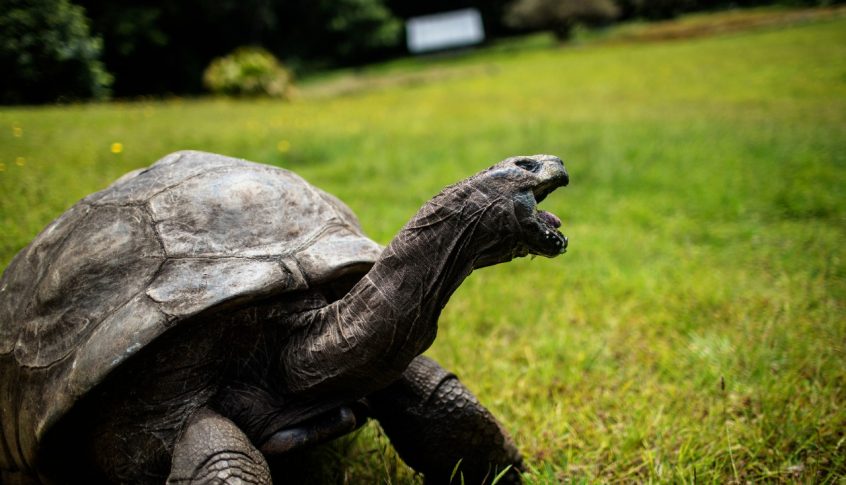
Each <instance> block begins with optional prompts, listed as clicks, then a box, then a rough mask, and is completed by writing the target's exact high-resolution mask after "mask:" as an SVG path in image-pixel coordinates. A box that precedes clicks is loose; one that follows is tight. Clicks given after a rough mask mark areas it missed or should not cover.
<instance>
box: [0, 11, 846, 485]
mask: <svg viewBox="0 0 846 485" xmlns="http://www.w3.org/2000/svg"><path fill="white" fill-rule="evenodd" d="M528 45H529V47H527V48H525V49H516V50H510V49H504V48H497V49H492V50H489V51H482V52H479V53H477V54H474V55H469V56H462V57H455V58H449V59H441V60H437V59H436V60H431V59H430V60H425V61H418V62H406V63H405V65H402V64H400V65H398V66H397V65H395V66H393V67H390V68H385V69H386V71H387V73H385V74H384V75H385V76H388V75H395V74H396V73H397V72H411V73H414V72H431V71H432V70H441V71H443V72H445V73H448V75H444V76H438V75H433V76H428V77H423V78H419V79H417V80H415V79H412V81H408V82H405V81H404V82H400V83H396V85H392V84H391V83H389V82H386V83H382V84H381V85H379V88H378V89H371V90H365V91H359V92H353V94H347V95H339V94H336V95H332V94H331V91H326V90H324V91H322V92H321V94H320V95H319V96H310V95H309V93H310V92H314V91H310V90H319V89H320V88H321V84H320V83H319V82H315V83H312V84H308V85H305V86H304V87H303V93H302V94H303V96H302V97H301V98H300V100H299V101H296V102H294V103H290V104H285V103H281V102H275V101H225V100H207V99H202V100H181V101H180V100H172V101H168V102H135V103H115V104H103V105H81V106H67V107H48V108H32V109H30V108H20V109H11V108H4V109H2V110H0V127H1V128H2V130H1V131H0V163H2V164H3V165H2V168H3V171H2V172H0V193H2V199H0V204H2V205H0V228H2V238H0V266H2V267H5V265H6V264H7V263H8V261H9V260H10V259H11V258H12V256H13V255H14V254H15V253H16V252H17V251H18V250H20V248H22V247H23V246H24V245H25V244H26V243H27V242H28V241H29V240H30V239H31V238H32V237H33V236H34V235H35V234H36V233H37V232H38V231H39V230H40V229H41V228H42V227H43V226H44V225H45V224H46V223H48V222H49V221H50V220H51V219H53V218H54V217H56V216H57V215H58V214H60V213H61V212H62V211H63V210H65V209H66V208H67V207H69V206H70V205H71V204H72V203H74V202H75V201H76V200H78V199H79V198H81V197H83V196H84V195H86V194H88V193H90V192H92V191H95V190H98V189H100V188H103V187H105V186H106V185H107V184H108V183H109V182H110V181H112V180H113V179H115V178H116V177H117V176H119V175H121V174H122V173H124V172H126V171H128V170H130V169H132V168H135V167H140V166H144V165H147V164H149V163H151V162H153V161H154V160H156V159H158V158H159V157H161V156H162V155H164V154H166V153H168V152H171V151H174V150H178V149H185V148H192V149H201V150H208V151H214V152H220V153H224V154H228V155H233V156H238V157H243V158H248V159H253V160H257V161H262V162H267V163H272V164H276V165H280V166H284V167H288V168H291V169H293V170H295V171H297V172H299V173H300V174H302V175H303V176H305V177H306V178H307V179H309V180H310V181H312V182H313V183H315V184H316V185H318V186H321V187H323V188H325V189H327V190H329V191H331V192H333V193H335V194H336V195H338V196H339V197H341V198H342V199H343V200H345V201H346V202H348V203H349V205H350V206H351V207H352V208H353V209H354V210H355V211H356V212H357V213H358V214H359V216H360V218H361V220H362V222H363V225H364V228H365V230H366V231H367V233H368V234H370V235H371V236H372V237H373V238H374V239H376V240H377V241H379V242H382V243H385V242H387V241H388V240H389V239H390V237H391V235H392V234H393V233H395V232H396V231H397V230H398V229H399V228H400V227H401V226H402V224H403V223H404V222H405V220H407V219H408V218H409V217H410V216H411V215H412V214H413V213H414V212H415V210H416V209H417V208H418V207H419V206H420V205H421V204H422V203H423V202H424V201H425V200H426V199H427V198H428V197H430V196H431V195H433V194H434V193H436V192H437V191H438V190H439V189H440V188H441V187H443V186H444V185H446V184H449V183H452V182H454V181H456V180H458V179H459V178H462V177H464V176H467V175H470V174H472V173H475V172H476V171H478V170H479V169H481V168H483V167H485V166H487V165H489V164H492V163H494V162H496V161H498V160H500V159H502V158H504V157H506V156H509V155H513V154H521V153H538V152H546V153H553V154H557V155H560V156H561V157H562V158H564V159H565V163H566V165H567V167H568V169H569V171H570V174H571V178H572V183H571V186H570V187H568V188H566V189H564V190H562V191H560V192H558V193H556V194H555V195H553V196H551V197H550V199H549V200H548V201H546V202H544V204H543V206H544V208H546V209H548V210H552V211H553V212H555V213H557V214H559V215H560V216H562V218H563V220H564V223H565V233H567V234H568V235H569V236H570V240H571V246H570V247H571V249H570V251H569V252H568V253H567V254H566V255H564V256H563V257H561V258H559V259H555V260H545V259H541V258H538V259H534V260H530V259H524V260H519V261H515V262H513V263H510V264H507V265H501V266H498V267H494V268H487V269H484V270H481V271H479V272H477V273H475V274H474V275H473V276H471V277H470V278H469V279H468V280H467V281H466V282H465V284H464V285H463V286H462V287H461V288H460V289H459V290H458V291H457V292H456V294H455V296H454V297H453V299H452V301H451V302H450V304H449V305H448V306H447V308H446V311H445V312H444V314H443V317H442V319H441V324H440V333H439V336H438V339H437V340H436V342H435V344H434V346H433V347H432V349H431V350H430V351H429V354H430V355H432V356H433V357H435V358H437V359H438V360H439V361H440V362H441V363H442V364H444V365H445V366H446V367H448V368H450V369H453V370H454V371H456V372H457V373H458V374H459V375H460V376H461V377H462V379H463V380H464V382H465V383H466V384H467V385H468V386H469V387H470V388H472V389H473V390H474V391H475V392H476V393H477V394H478V395H479V397H480V399H481V400H482V401H483V402H484V403H486V404H487V405H488V406H489V408H490V409H491V410H492V411H493V412H494V413H495V414H496V415H497V416H499V417H500V418H501V420H502V421H503V423H504V424H505V426H506V428H507V429H509V430H511V432H512V434H513V435H514V438H515V440H516V441H517V442H518V443H519V445H520V446H521V449H522V450H523V452H524V454H525V456H526V458H527V462H528V464H529V466H530V468H531V471H530V473H529V474H528V475H527V481H528V482H529V483H556V482H560V481H565V480H572V481H576V482H588V483H592V482H614V481H624V482H629V481H638V482H645V481H655V482H666V483H693V482H697V483H726V482H745V481H747V480H751V481H783V482H788V481H800V482H817V483H842V482H843V481H844V480H846V356H845V355H844V352H846V312H844V306H845V305H846V265H844V258H846V252H844V250H843V248H844V241H846V20H844V19H842V18H832V19H828V20H817V21H813V22H809V23H805V24H802V25H796V26H792V27H789V28H785V29H781V30H779V29H773V28H770V29H764V30H758V31H753V32H743V33H737V32H736V33H732V34H731V35H726V36H720V37H708V38H696V39H688V40H681V41H676V42H664V43H634V44H624V43H594V44H592V43H587V44H584V45H582V46H580V47H577V48H555V47H553V46H543V45H541V46H538V45H535V44H533V43H529V44H528ZM162 75H167V74H166V73H162ZM379 75H380V74H379V73H378V72H377V73H376V74H373V77H374V78H378V77H379ZM325 82H334V81H332V80H331V79H330V80H326V81H325ZM323 86H324V87H325V85H323ZM343 92H347V91H343ZM327 93H328V94H327ZM347 93H349V92H347ZM17 135H19V136H17ZM281 141H285V142H284V143H282V146H281V147H280V142H281ZM114 142H120V143H122V144H123V152H122V153H120V154H112V153H111V152H110V145H111V144H112V143H114ZM279 148H282V149H283V150H281V151H280V150H279ZM286 148H287V150H286ZM19 157H20V158H19ZM18 162H20V165H19V164H18ZM327 453H330V454H332V455H331V460H330V461H331V462H334V463H340V464H342V465H343V466H344V468H343V469H342V470H340V471H337V472H336V475H335V479H337V480H348V481H349V482H350V483H377V482H389V483H394V484H397V483H416V482H417V481H419V477H415V476H414V475H413V474H412V473H411V472H410V471H408V469H406V468H405V467H404V465H402V464H401V463H398V462H397V461H396V460H397V459H396V457H395V455H394V454H393V453H392V452H391V450H390V448H389V447H388V445H387V444H386V442H385V440H384V438H382V437H381V435H380V433H379V430H378V427H376V426H368V427H366V428H365V429H364V431H363V432H362V433H361V435H360V436H359V438H358V439H357V440H355V441H352V442H350V441H347V442H344V443H343V444H342V445H339V446H338V447H336V448H333V449H331V450H329V451H327Z"/></svg>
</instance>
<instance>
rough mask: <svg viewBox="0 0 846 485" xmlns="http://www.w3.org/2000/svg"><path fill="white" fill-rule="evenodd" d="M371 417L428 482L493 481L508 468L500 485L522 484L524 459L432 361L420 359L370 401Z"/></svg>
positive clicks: (464, 390) (476, 403)
mask: <svg viewBox="0 0 846 485" xmlns="http://www.w3.org/2000/svg"><path fill="white" fill-rule="evenodd" d="M368 400H369V402H370V405H371V407H372V415H373V417H375V418H376V419H377V420H378V421H379V424H380V425H381V426H382V429H384V430H385V433H386V434H387V435H388V438H390V440H391V443H392V444H393V445H394V448H396V450H397V452H398V453H399V455H400V457H401V458H402V459H403V460H404V461H405V462H406V463H407V464H408V465H409V466H411V467H412V468H414V469H415V470H417V471H418V472H421V473H423V476H424V477H425V479H426V483H427V484H441V483H443V484H446V483H449V482H450V477H451V476H452V474H453V470H455V469H456V464H457V463H458V462H459V460H461V464H460V466H459V467H458V469H457V471H456V474H455V477H454V480H453V481H454V483H461V480H460V478H459V474H463V476H464V483H467V484H479V483H491V481H492V480H493V478H494V477H495V476H496V475H497V474H498V473H499V472H500V471H502V470H504V469H505V468H506V467H508V466H509V465H510V466H511V469H510V470H509V471H508V472H506V474H505V475H504V476H503V477H502V478H501V479H500V481H499V482H498V483H501V484H518V483H521V479H520V471H522V466H523V461H522V458H521V456H520V452H519V451H517V448H516V446H514V443H513V442H512V441H511V438H510V437H509V436H508V434H507V433H506V432H505V430H504V429H503V428H502V426H500V424H499V423H498V422H497V420H496V419H495V418H494V417H493V415H492V414H491V413H490V411H488V410H487V409H485V407H484V406H482V405H481V404H480V403H479V400H478V399H476V397H475V396H474V395H473V394H472V393H471V392H470V390H469V389H467V388H466V387H464V385H463V384H462V383H461V382H460V381H459V380H458V378H457V377H456V376H455V375H454V374H452V373H450V372H447V371H446V370H445V369H443V368H442V367H441V366H440V365H438V364H437V363H436V362H435V361H434V360H432V359H429V358H427V357H424V356H420V357H417V358H416V359H414V360H413V361H412V362H411V364H410V365H409V366H408V369H406V371H405V372H404V373H403V375H402V377H401V378H400V379H399V380H397V381H396V382H395V383H393V384H391V385H390V386H388V387H387V388H385V389H384V390H381V391H379V392H377V393H375V394H373V395H371V396H369V397H368Z"/></svg>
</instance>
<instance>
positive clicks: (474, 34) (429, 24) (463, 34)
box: [405, 8, 485, 54]
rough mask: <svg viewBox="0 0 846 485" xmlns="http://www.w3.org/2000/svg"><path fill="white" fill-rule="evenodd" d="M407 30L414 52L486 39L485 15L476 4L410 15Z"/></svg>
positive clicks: (469, 43)
mask: <svg viewBox="0 0 846 485" xmlns="http://www.w3.org/2000/svg"><path fill="white" fill-rule="evenodd" d="M405 30H406V41H407V42H408V50H409V51H411V52H413V53H415V54H417V53H420V52H427V51H434V50H439V49H448V48H450V47H463V46H468V45H473V44H478V43H480V42H482V41H483V40H485V28H484V27H483V26H482V15H481V14H479V11H478V10H476V9H475V8H468V9H464V10H455V11H452V12H444V13H439V14H435V15H424V16H422V17H413V18H410V19H408V22H407V23H406V29H405Z"/></svg>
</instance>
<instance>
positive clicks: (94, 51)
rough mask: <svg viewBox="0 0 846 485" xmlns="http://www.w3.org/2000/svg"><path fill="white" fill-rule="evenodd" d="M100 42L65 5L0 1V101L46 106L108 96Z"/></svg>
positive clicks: (54, 0) (56, 0)
mask: <svg viewBox="0 0 846 485" xmlns="http://www.w3.org/2000/svg"><path fill="white" fill-rule="evenodd" d="M101 48H102V42H101V40H100V39H99V38H97V37H94V36H92V35H91V34H90V32H89V30H88V19H86V18H85V11H84V10H83V9H82V8H81V7H79V6H77V5H73V4H71V3H70V2H68V0H2V2H0V71H2V72H3V75H2V76H0V102H2V103H5V104H9V103H45V102H53V101H59V100H72V99H86V98H98V99H102V98H105V97H107V96H108V95H109V85H110V84H111V76H110V75H109V74H108V73H107V72H106V71H105V70H104V68H103V64H102V63H101V62H100V51H101Z"/></svg>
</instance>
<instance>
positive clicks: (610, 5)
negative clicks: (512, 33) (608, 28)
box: [505, 0, 619, 40]
mask: <svg viewBox="0 0 846 485" xmlns="http://www.w3.org/2000/svg"><path fill="white" fill-rule="evenodd" d="M618 14H619V9H618V8H617V5H616V4H615V3H614V2H613V1H612V0H517V1H516V2H515V3H513V4H512V5H511V7H510V8H509V9H508V11H507V12H506V13H505V21H506V23H507V24H508V25H511V26H514V27H517V28H529V29H544V30H552V31H553V32H554V33H555V36H556V37H558V39H560V40H567V39H569V38H570V34H571V32H572V30H573V27H574V26H575V25H576V24H579V23H584V24H601V23H605V22H608V21H610V20H612V19H614V18H615V17H616V16H617V15H618Z"/></svg>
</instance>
